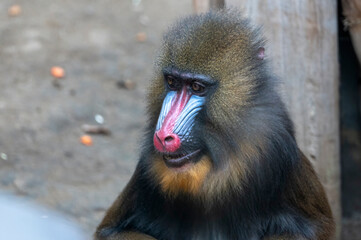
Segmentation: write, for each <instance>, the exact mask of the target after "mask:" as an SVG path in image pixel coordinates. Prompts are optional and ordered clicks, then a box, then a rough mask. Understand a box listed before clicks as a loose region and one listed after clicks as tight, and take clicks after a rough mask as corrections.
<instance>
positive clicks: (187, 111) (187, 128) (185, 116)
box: [173, 95, 205, 142]
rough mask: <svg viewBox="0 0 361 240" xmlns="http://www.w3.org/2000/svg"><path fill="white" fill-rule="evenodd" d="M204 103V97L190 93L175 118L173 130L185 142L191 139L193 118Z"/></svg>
mask: <svg viewBox="0 0 361 240" xmlns="http://www.w3.org/2000/svg"><path fill="white" fill-rule="evenodd" d="M204 103H205V98H204V97H200V96H197V95H192V96H191V98H190V99H189V101H188V103H187V105H186V106H185V107H184V109H183V111H182V112H181V114H180V115H179V117H178V118H177V121H176V124H175V126H174V130H173V132H174V133H175V134H177V135H178V136H179V137H180V139H181V140H184V141H186V142H189V141H191V140H192V139H191V138H192V135H191V134H190V133H191V131H192V128H193V126H194V122H195V118H196V116H197V115H198V113H199V111H200V110H201V109H202V107H203V105H204Z"/></svg>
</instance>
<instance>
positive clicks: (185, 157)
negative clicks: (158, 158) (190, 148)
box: [163, 149, 201, 168]
mask: <svg viewBox="0 0 361 240" xmlns="http://www.w3.org/2000/svg"><path fill="white" fill-rule="evenodd" d="M200 152H201V150H200V149H198V150H195V151H194V152H191V153H189V154H164V155H163V160H164V162H165V164H166V165H167V166H168V167H170V168H181V167H183V166H185V165H187V164H189V163H192V162H194V160H195V159H196V157H197V156H198V154H199V153H200Z"/></svg>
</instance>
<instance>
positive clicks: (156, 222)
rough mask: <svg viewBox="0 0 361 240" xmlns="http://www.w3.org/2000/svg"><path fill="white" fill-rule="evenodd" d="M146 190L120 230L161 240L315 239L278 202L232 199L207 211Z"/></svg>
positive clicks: (307, 226)
mask: <svg viewBox="0 0 361 240" xmlns="http://www.w3.org/2000/svg"><path fill="white" fill-rule="evenodd" d="M138 186H139V185H138ZM144 190H145V189H142V191H139V192H138V194H139V195H138V196H137V198H136V202H135V204H134V205H133V206H134V209H132V211H130V212H129V213H128V214H126V215H125V216H124V219H123V221H122V222H121V225H120V226H119V228H120V229H121V230H136V231H140V232H144V233H147V234H149V235H151V236H154V237H156V238H157V239H159V240H163V239H164V240H173V239H174V240H178V239H194V240H198V239H200V240H203V239H207V240H212V239H240V240H242V239H245V240H253V239H255V240H258V239H262V238H263V237H264V236H268V235H274V234H276V235H277V234H284V233H285V232H286V233H291V234H297V235H298V234H299V233H302V234H305V235H306V236H307V235H308V236H310V237H312V236H313V228H312V226H311V225H310V223H309V222H308V221H307V220H306V219H305V218H303V217H302V216H301V215H299V214H298V213H297V212H295V211H294V210H292V208H289V207H288V206H284V205H281V204H279V202H278V203H277V202H274V203H273V205H272V206H257V205H258V204H257V205H254V203H256V202H257V200H256V199H252V196H250V197H249V198H247V199H244V198H243V197H241V196H233V197H231V198H228V200H227V202H223V203H222V204H220V203H215V204H214V206H212V207H210V208H208V209H207V207H206V206H204V204H202V203H201V202H198V203H197V202H195V201H194V200H192V199H190V198H187V197H186V196H179V197H177V198H176V199H167V198H165V197H163V195H162V194H160V192H159V190H157V189H153V190H151V189H147V190H146V191H144ZM265 202H267V203H269V201H265Z"/></svg>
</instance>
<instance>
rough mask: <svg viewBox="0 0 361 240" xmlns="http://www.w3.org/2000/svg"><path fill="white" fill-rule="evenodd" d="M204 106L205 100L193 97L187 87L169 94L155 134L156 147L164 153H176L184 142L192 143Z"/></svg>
mask: <svg viewBox="0 0 361 240" xmlns="http://www.w3.org/2000/svg"><path fill="white" fill-rule="evenodd" d="M203 104H204V98H203V97H200V96H197V95H192V94H191V93H190V92H189V91H187V88H186V87H183V88H182V89H181V90H179V91H170V92H168V94H167V95H166V97H165V98H164V101H163V106H162V110H161V112H160V114H159V118H158V123H157V128H156V131H155V133H154V137H153V142H154V147H155V148H156V149H157V150H158V151H159V152H162V153H174V152H176V151H177V150H179V149H180V148H181V145H182V142H184V141H186V142H190V141H191V140H192V134H191V130H192V128H193V126H194V119H195V117H196V115H197V114H198V112H199V110H201V108H202V105H203Z"/></svg>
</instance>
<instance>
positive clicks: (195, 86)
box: [191, 82, 206, 95]
mask: <svg viewBox="0 0 361 240" xmlns="http://www.w3.org/2000/svg"><path fill="white" fill-rule="evenodd" d="M191 88H192V91H193V92H194V93H195V94H198V95H202V94H204V93H205V90H206V89H205V86H204V85H202V84H201V83H198V82H192V84H191Z"/></svg>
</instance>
